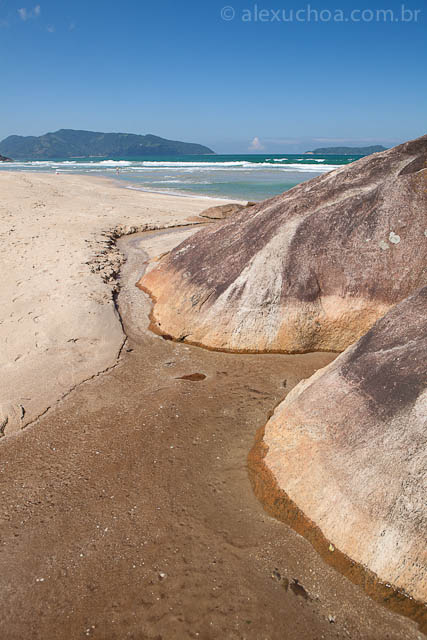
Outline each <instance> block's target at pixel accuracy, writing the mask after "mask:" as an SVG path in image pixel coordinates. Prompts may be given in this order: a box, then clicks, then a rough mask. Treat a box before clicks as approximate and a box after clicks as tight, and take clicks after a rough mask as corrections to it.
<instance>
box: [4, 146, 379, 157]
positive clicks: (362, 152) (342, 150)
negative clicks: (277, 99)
mask: <svg viewBox="0 0 427 640" xmlns="http://www.w3.org/2000/svg"><path fill="white" fill-rule="evenodd" d="M0 148H1V147H0ZM378 151H387V149H386V147H383V146H382V145H381V144H375V145H372V146H371V147H320V148H319V149H313V151H306V152H305V153H306V154H309V155H324V156H328V155H329V156H369V155H370V154H371V153H377V152H378Z"/></svg>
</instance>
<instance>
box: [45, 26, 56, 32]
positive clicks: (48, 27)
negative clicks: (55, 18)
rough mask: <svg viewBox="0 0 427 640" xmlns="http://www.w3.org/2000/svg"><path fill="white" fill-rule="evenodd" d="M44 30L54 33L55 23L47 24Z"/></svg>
mask: <svg viewBox="0 0 427 640" xmlns="http://www.w3.org/2000/svg"><path fill="white" fill-rule="evenodd" d="M46 31H49V33H55V31H56V29H55V25H54V24H48V25H47V27H46Z"/></svg>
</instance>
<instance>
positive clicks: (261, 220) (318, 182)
mask: <svg viewBox="0 0 427 640" xmlns="http://www.w3.org/2000/svg"><path fill="white" fill-rule="evenodd" d="M426 162H427V136H423V137H422V138H418V139H417V140H413V141H411V142H407V143H405V144H402V145H400V146H398V147H395V148H393V149H390V150H388V151H385V152H382V153H378V154H375V155H371V156H368V157H366V158H362V159H361V160H358V161H357V162H354V163H352V164H350V165H346V166H343V167H341V168H339V169H336V170H335V171H332V172H330V173H328V174H324V175H322V176H320V177H317V178H314V179H313V180H310V181H308V182H305V183H302V184H300V185H298V186H296V187H294V188H293V189H291V190H290V191H287V192H286V193H284V194H282V195H280V196H277V197H275V198H271V199H270V200H266V201H264V202H261V203H258V204H257V205H256V206H254V207H252V208H251V209H245V210H243V211H242V212H241V213H236V214H235V215H233V216H232V217H231V218H229V219H227V220H224V221H221V222H218V223H215V224H213V225H209V226H208V227H207V228H204V229H203V230H201V231H200V232H199V233H197V234H195V235H193V236H192V237H191V238H189V239H188V240H186V241H185V242H183V243H182V244H181V245H180V246H178V247H177V248H176V249H174V250H173V251H172V252H171V253H170V254H169V255H168V256H167V257H165V258H164V259H163V260H161V262H160V263H159V265H158V266H157V267H156V268H155V269H153V270H152V271H150V272H148V273H147V274H146V275H145V276H144V277H143V278H142V280H141V281H140V283H139V285H140V286H141V288H143V289H144V290H146V291H148V292H149V293H150V294H151V295H152V297H153V299H154V300H155V306H154V310H153V318H152V319H153V325H154V326H155V327H156V328H157V330H159V331H160V332H162V333H164V334H169V335H171V336H173V337H174V338H176V339H181V340H182V339H185V340H187V341H188V342H192V343H196V344H202V345H205V346H207V347H211V348H217V349H229V350H236V351H282V352H304V351H312V350H333V351H340V350H343V349H345V348H346V347H347V346H348V345H350V344H352V343H353V342H354V341H355V340H357V339H358V338H359V337H360V336H361V335H363V334H364V333H366V331H367V330H368V329H369V328H370V327H371V326H372V325H373V324H374V322H375V321H376V320H377V319H378V318H379V317H381V316H383V315H384V314H385V313H386V312H387V310H388V309H389V308H390V307H391V306H393V305H394V304H396V303H397V302H399V301H400V300H402V299H404V298H406V297H407V296H408V295H409V294H410V293H411V292H413V291H415V290H416V289H417V288H419V287H420V286H422V285H423V284H424V283H425V282H426V274H425V271H424V268H425V263H426V244H427V240H426V228H427V220H426V217H427V216H426V211H427V188H426V187H427V169H426V166H427V164H426Z"/></svg>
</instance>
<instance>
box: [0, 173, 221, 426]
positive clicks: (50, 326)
mask: <svg viewBox="0 0 427 640" xmlns="http://www.w3.org/2000/svg"><path fill="white" fill-rule="evenodd" d="M0 189H1V193H2V202H1V205H0V237H1V240H2V254H1V270H2V274H3V278H2V291H1V297H2V309H1V312H0V343H1V345H2V349H1V353H0V389H1V392H0V424H1V425H3V426H2V429H3V431H4V432H6V433H11V432H13V431H16V430H19V429H20V428H21V427H23V426H26V425H28V424H29V423H31V422H32V421H34V420H35V419H37V417H38V416H40V415H42V414H43V413H44V412H45V411H46V410H47V409H48V408H49V407H51V406H52V405H53V404H54V403H55V402H57V401H58V400H59V399H60V398H62V397H63V396H64V394H66V393H68V392H69V391H70V390H71V389H73V388H74V387H75V386H76V385H78V384H80V383H81V382H82V381H83V380H87V379H88V378H90V377H92V376H96V375H98V374H99V373H101V372H103V371H106V370H108V369H109V368H111V367H113V366H114V365H115V364H116V363H117V360H118V357H119V355H120V353H121V350H122V348H123V346H124V343H125V335H124V333H123V330H122V327H121V324H120V320H119V318H118V316H117V313H116V310H115V305H114V301H113V296H112V292H113V291H114V290H115V288H116V277H115V276H116V275H117V273H118V271H119V269H120V266H121V262H122V258H121V255H120V253H119V252H118V251H117V249H116V248H115V245H114V240H115V239H116V238H117V237H118V236H119V235H122V234H126V233H131V232H134V231H141V230H144V229H150V228H153V229H155V228H164V227H174V226H177V225H182V224H191V223H194V218H195V216H196V215H197V214H198V213H199V212H200V211H202V210H203V209H206V207H207V206H209V204H210V203H211V202H212V201H211V200H206V199H203V198H200V199H195V198H180V197H171V196H160V195H157V194H150V193H147V192H145V193H142V192H139V191H132V190H128V189H123V188H118V187H117V186H116V185H115V183H114V182H113V181H108V180H106V179H99V178H94V179H93V178H90V177H87V176H85V177H82V176H76V175H64V174H62V175H46V174H44V175H40V174H31V173H26V174H24V173H20V174H18V173H3V174H0ZM218 203H223V201H218ZM213 204H215V201H213ZM196 222H197V221H196Z"/></svg>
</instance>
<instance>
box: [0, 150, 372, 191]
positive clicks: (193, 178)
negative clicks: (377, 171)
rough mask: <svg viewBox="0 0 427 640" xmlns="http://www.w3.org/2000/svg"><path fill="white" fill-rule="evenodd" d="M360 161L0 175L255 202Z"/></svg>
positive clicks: (264, 161) (63, 167) (145, 163)
mask: <svg viewBox="0 0 427 640" xmlns="http://www.w3.org/2000/svg"><path fill="white" fill-rule="evenodd" d="M360 157H361V156H351V157H350V156H315V155H304V154H299V155H298V154H280V155H274V154H266V155H254V154H250V155H207V156H181V157H159V156H153V157H143V158H72V159H67V160H61V159H55V160H28V161H17V162H11V163H0V171H37V172H39V171H40V172H49V173H59V174H61V173H81V174H88V175H92V176H96V175H99V176H106V177H109V178H114V179H117V180H119V181H120V182H121V184H122V185H123V186H126V187H130V188H133V189H141V190H148V191H157V192H161V193H176V194H180V195H184V194H185V195H193V196H196V195H197V196H201V195H202V196H208V197H209V196H210V197H218V198H234V199H238V200H254V201H258V200H263V199H265V198H268V197H270V196H273V195H277V194H278V193H282V192H283V191H286V190H288V189H290V188H291V187H294V186H295V185H296V184H298V183H300V182H303V181H305V180H309V179H310V178H313V177H315V176H317V175H321V174H323V173H326V172H327V171H331V170H332V169H335V168H337V167H339V166H341V165H343V164H348V163H349V162H352V161H354V160H357V159H358V158H360Z"/></svg>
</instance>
